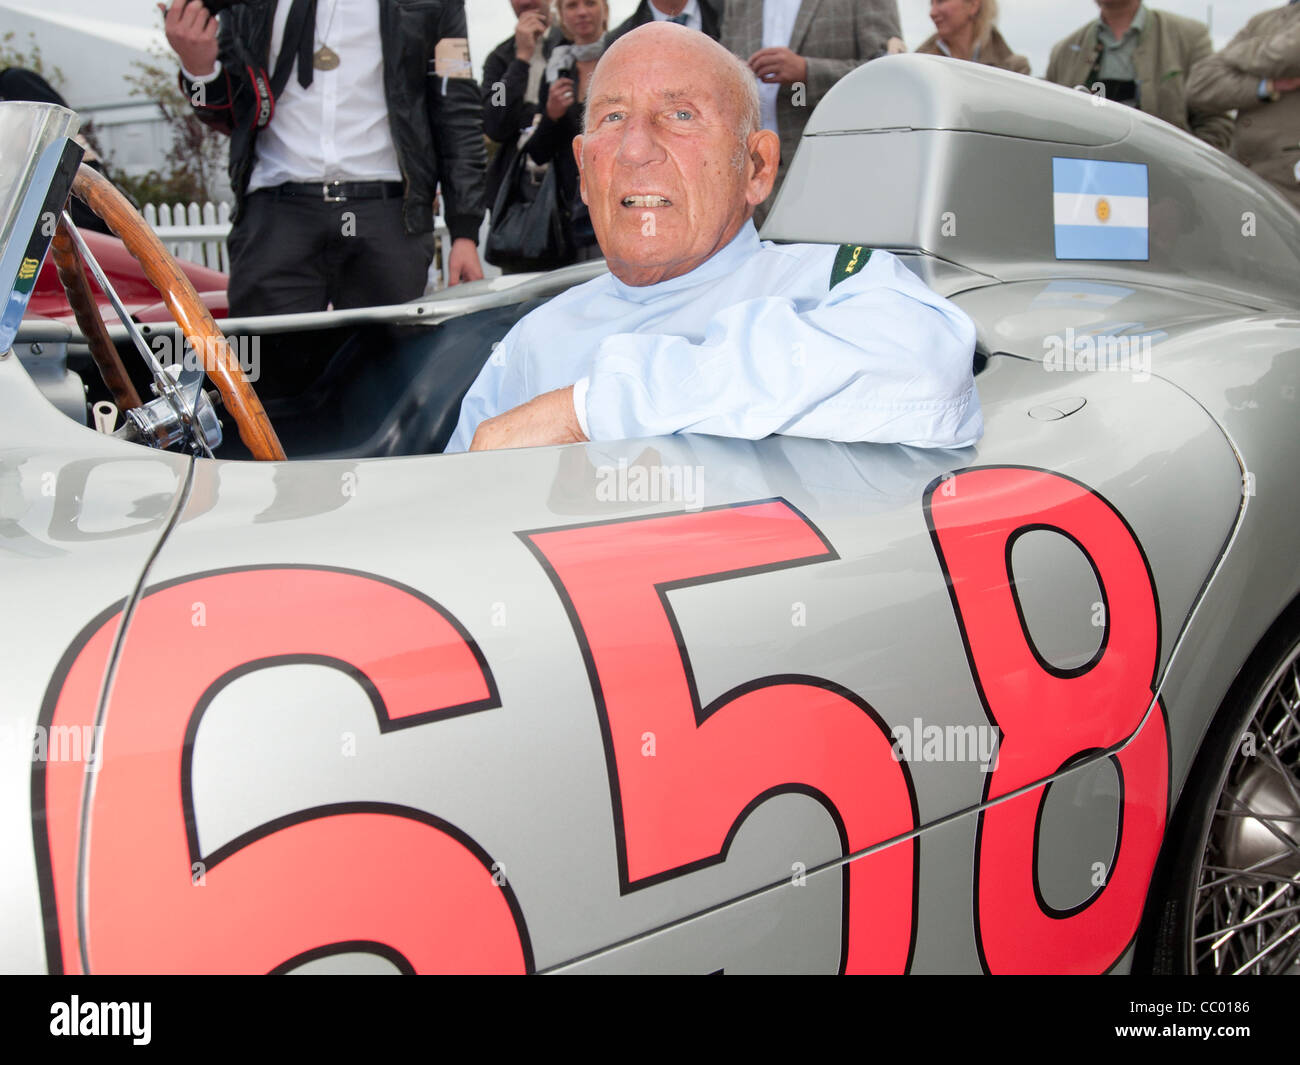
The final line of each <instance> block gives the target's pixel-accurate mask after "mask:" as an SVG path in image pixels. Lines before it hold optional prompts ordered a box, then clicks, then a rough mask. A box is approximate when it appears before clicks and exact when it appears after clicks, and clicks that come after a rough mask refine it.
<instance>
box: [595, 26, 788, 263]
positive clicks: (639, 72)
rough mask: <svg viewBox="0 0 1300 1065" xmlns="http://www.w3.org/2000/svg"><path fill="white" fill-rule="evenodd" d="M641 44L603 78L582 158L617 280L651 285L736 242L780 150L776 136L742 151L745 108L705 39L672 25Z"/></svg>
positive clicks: (599, 71)
mask: <svg viewBox="0 0 1300 1065" xmlns="http://www.w3.org/2000/svg"><path fill="white" fill-rule="evenodd" d="M662 30H669V31H676V32H669V33H661V32H654V31H662ZM647 33H649V34H650V36H651V37H654V38H655V39H654V40H653V41H652V40H650V38H649V37H647V36H645V35H646V34H647ZM634 34H635V35H636V39H635V40H634V39H633V35H632V34H629V35H628V37H625V38H624V39H623V40H622V41H620V42H619V43H618V44H617V45H615V47H614V48H613V49H611V51H610V52H609V53H607V54H606V56H605V57H604V58H603V59H602V60H601V62H600V65H599V66H598V67H597V68H596V71H595V74H594V76H593V78H592V84H591V90H590V94H589V97H588V106H589V111H588V117H587V129H586V133H585V134H584V136H582V137H577V138H575V139H574V155H575V157H576V158H577V160H578V166H579V168H580V170H581V173H582V183H581V188H582V198H583V201H584V202H585V203H586V204H587V207H588V209H589V211H590V213H591V221H592V225H593V227H594V228H595V231H596V239H597V240H598V241H599V242H600V247H601V250H602V251H604V253H605V259H606V261H607V262H608V263H609V267H610V270H611V271H612V272H613V274H614V275H615V276H616V277H618V278H620V279H621V280H623V281H624V282H626V283H627V284H630V285H649V284H654V283H655V282H657V281H664V280H667V279H668V278H671V277H678V276H680V275H681V274H684V273H687V272H689V271H690V270H693V269H694V268H695V267H697V266H699V265H700V263H702V262H704V261H705V260H706V259H708V258H709V257H710V256H712V255H713V254H714V252H716V251H718V250H719V249H720V248H721V247H723V246H724V245H725V244H726V243H727V242H728V241H730V240H731V238H732V237H733V236H735V235H736V233H737V232H738V231H739V230H740V227H741V226H742V225H744V223H745V221H746V220H747V219H748V218H749V216H750V215H751V214H752V213H753V209H754V207H755V206H756V205H757V204H759V203H761V202H762V201H763V199H764V198H766V196H767V194H768V193H769V192H770V191H771V188H772V182H773V180H774V178H775V174H776V163H777V161H778V159H779V153H780V146H779V142H778V141H777V139H776V135H775V134H773V133H770V132H768V131H760V132H758V133H755V134H752V135H751V136H750V137H749V140H748V143H742V141H741V138H740V136H739V125H740V113H741V111H740V106H739V104H740V101H739V100H738V99H737V98H736V97H737V94H736V91H735V87H734V85H733V83H732V82H730V81H729V80H728V77H727V74H726V73H725V72H722V71H720V70H719V68H718V67H717V66H716V63H717V57H716V56H715V55H712V54H709V52H708V50H707V49H706V48H705V47H704V45H703V44H702V43H699V42H707V38H703V37H699V35H698V34H692V33H689V32H687V31H682V30H680V29H678V28H677V27H674V26H665V25H664V24H652V25H650V26H646V27H644V28H642V29H640V30H636V31H634ZM697 37H698V38H699V42H697V41H696V40H695V38H697Z"/></svg>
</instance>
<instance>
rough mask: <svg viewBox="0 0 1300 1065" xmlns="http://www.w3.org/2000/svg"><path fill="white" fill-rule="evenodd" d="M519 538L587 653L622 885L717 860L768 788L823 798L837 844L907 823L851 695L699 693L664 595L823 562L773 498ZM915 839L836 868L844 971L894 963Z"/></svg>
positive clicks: (898, 768) (880, 742)
mask: <svg viewBox="0 0 1300 1065" xmlns="http://www.w3.org/2000/svg"><path fill="white" fill-rule="evenodd" d="M519 535H520V537H521V538H522V539H523V540H524V542H525V543H526V544H527V545H528V546H529V547H530V548H531V549H532V551H533V552H534V554H535V555H536V556H537V558H538V560H539V561H540V562H541V563H542V565H543V566H544V567H545V568H546V570H547V572H548V573H549V574H550V576H551V579H552V581H553V582H554V584H555V587H556V589H557V590H558V591H559V593H560V597H561V599H562V600H563V602H564V604H565V606H566V608H567V609H568V611H569V616H570V619H571V620H572V622H573V627H574V631H575V633H576V634H577V637H578V642H579V644H580V646H581V648H582V654H583V658H584V660H585V662H586V664H587V671H588V674H589V676H590V680H591V687H592V692H593V693H594V695H595V699H596V708H597V712H598V713H599V715H600V723H601V730H602V733H603V736H604V741H605V753H606V761H607V765H608V770H609V781H610V792H611V796H612V800H613V807H614V828H615V834H616V836H617V839H618V852H619V853H618V861H619V882H620V886H621V888H622V890H623V892H625V893H626V892H628V891H634V890H636V889H638V888H644V887H646V886H648V885H650V884H656V883H660V882H662V881H664V880H668V879H670V878H673V877H678V876H683V875H685V874H687V873H689V872H692V871H694V870H696V869H700V868H702V867H704V866H707V865H711V864H714V863H716V862H720V861H723V860H724V859H725V858H726V854H727V849H728V847H729V845H730V842H731V839H732V837H733V836H734V835H735V832H736V830H737V829H738V828H739V826H740V823H741V822H742V821H743V820H744V819H745V818H746V817H747V816H748V814H749V813H750V812H751V811H752V810H753V809H754V808H755V807H756V806H757V805H758V804H759V803H761V802H763V801H764V800H765V799H768V798H770V797H771V796H773V795H776V794H780V793H782V792H799V793H801V794H805V795H809V796H812V797H813V798H815V799H816V800H817V801H819V802H820V803H821V804H822V805H823V806H825V807H826V809H827V810H828V811H829V813H830V814H831V816H832V818H833V819H834V821H835V824H836V826H837V828H838V829H839V833H840V840H841V845H842V847H843V850H844V853H846V854H847V853H852V852H854V851H857V850H861V849H863V848H865V847H869V846H871V845H872V844H875V843H880V842H881V841H883V840H886V839H890V838H892V837H894V836H897V835H899V834H901V833H904V832H908V831H910V830H911V829H912V828H913V827H914V826H915V824H916V810H915V799H914V795H913V791H912V786H911V781H910V779H909V778H908V775H907V772H906V768H905V766H903V765H902V764H901V763H899V762H897V761H895V759H894V757H893V754H892V750H891V744H892V741H891V739H890V737H889V734H888V732H887V731H886V729H885V726H884V724H883V722H882V721H881V720H880V718H879V717H878V716H877V715H876V714H875V712H874V711H873V710H872V709H871V708H870V707H869V706H867V704H866V703H864V702H863V701H862V700H861V699H860V698H859V697H857V696H856V695H854V694H853V693H852V692H849V691H847V690H845V689H843V688H841V687H839V686H837V685H835V684H833V683H831V682H829V681H827V680H823V679H819V678H816V677H806V676H788V675H778V676H769V677H763V678H761V679H758V680H754V681H752V682H750V683H748V684H745V685H742V686H741V687H739V688H736V689H734V690H733V691H730V692H727V693H726V694H724V695H722V696H720V697H719V698H718V699H716V700H714V701H713V702H712V703H710V704H709V705H707V706H701V705H700V698H699V693H698V691H697V690H696V686H695V679H694V676H693V674H692V671H691V663H690V658H689V656H688V654H687V651H686V648H685V647H684V646H683V645H682V640H681V634H680V632H679V630H678V627H677V621H676V618H675V616H674V614H673V611H672V607H671V605H670V604H669V601H668V597H667V593H668V592H669V591H670V590H671V589H673V588H681V587H684V586H687V585H692V584H701V583H705V582H710V581H721V580H735V579H739V578H741V577H744V576H747V575H750V574H758V573H762V572H767V571H773V570H779V569H785V568H788V567H791V566H799V565H808V564H811V563H817V562H823V561H828V560H832V559H835V558H836V557H838V556H836V554H835V552H834V550H833V549H832V548H831V547H830V545H829V544H828V543H827V542H826V541H825V540H824V539H823V538H822V536H821V534H820V533H819V532H818V531H817V529H816V528H815V527H814V526H813V525H812V524H811V523H810V522H809V521H808V520H807V519H806V518H805V517H804V516H803V515H802V514H800V513H799V512H798V511H796V510H795V509H794V508H793V507H791V506H790V505H789V504H788V503H786V502H784V501H782V500H776V501H771V502H763V503H751V504H746V505H741V506H736V507H727V508H723V509H719V510H705V511H699V512H696V513H686V514H672V515H665V516H662V517H651V518H638V519H633V520H629V521H617V522H610V523H605V524H599V525H586V526H574V527H570V528H563V529H551V530H543V531H537V532H530V533H520V534H519ZM646 733H653V735H654V756H653V757H646V756H645V754H644V751H643V747H644V744H645V743H646V740H645V739H644V736H645V734H646ZM915 848H916V842H915V840H912V841H910V842H907V843H901V844H898V845H895V846H892V847H887V848H885V849H884V850H881V851H878V852H876V853H874V854H871V855H868V856H865V857H862V858H859V859H857V860H855V861H853V862H850V863H848V866H847V874H846V878H847V883H846V892H847V899H846V906H845V928H844V938H843V941H842V942H843V946H842V956H841V968H842V969H844V970H847V971H849V972H867V971H884V972H902V971H904V970H905V969H906V967H907V965H908V962H909V957H910V953H911V946H912V940H913V921H914V918H915V913H914V904H913V893H914V889H915V883H914V879H913V878H914V862H915V860H916V850H915Z"/></svg>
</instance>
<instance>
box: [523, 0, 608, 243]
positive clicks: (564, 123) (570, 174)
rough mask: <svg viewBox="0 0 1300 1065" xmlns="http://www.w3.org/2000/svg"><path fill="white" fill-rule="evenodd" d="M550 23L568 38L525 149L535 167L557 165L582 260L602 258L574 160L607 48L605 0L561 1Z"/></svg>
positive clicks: (555, 53) (557, 52)
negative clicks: (595, 73)
mask: <svg viewBox="0 0 1300 1065" xmlns="http://www.w3.org/2000/svg"><path fill="white" fill-rule="evenodd" d="M551 21H552V24H553V25H557V26H559V27H560V29H561V32H562V33H563V34H564V40H563V41H562V42H561V43H560V44H557V45H556V46H555V48H554V49H553V50H552V51H551V56H550V59H549V60H548V61H547V63H546V75H545V77H544V78H543V79H542V86H541V92H540V95H539V98H540V99H541V100H542V101H543V104H542V117H541V121H540V122H539V123H538V124H537V129H536V130H534V132H533V135H532V137H530V138H529V140H528V144H527V145H526V150H527V152H528V154H529V155H530V156H531V157H532V159H533V161H534V162H535V163H538V164H539V165H540V164H543V163H554V164H555V171H556V177H557V178H558V179H559V186H560V197H561V200H562V201H563V205H564V208H565V212H566V215H567V222H568V226H569V232H570V236H571V239H572V242H573V246H574V250H575V255H576V257H577V258H578V259H598V258H600V246H599V245H598V244H597V243H596V233H595V230H593V229H592V228H591V218H590V216H589V215H588V214H587V205H586V204H584V203H583V202H582V197H581V196H579V195H578V164H577V163H575V162H574V161H573V138H574V137H576V136H578V134H580V133H581V132H582V104H583V101H584V100H586V98H587V85H588V84H589V83H590V81H591V72H592V71H593V70H595V69H596V61H597V60H598V59H600V57H601V54H602V53H603V52H604V50H605V31H606V30H608V29H609V6H608V4H607V3H606V0H556V2H555V3H554V5H553V7H552V12H551Z"/></svg>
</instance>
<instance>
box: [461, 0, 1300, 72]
mask: <svg viewBox="0 0 1300 1065" xmlns="http://www.w3.org/2000/svg"><path fill="white" fill-rule="evenodd" d="M1282 2H1283V0H1213V2H1212V3H1211V2H1209V0H1162V2H1160V3H1157V4H1155V5H1153V6H1155V7H1157V8H1159V9H1160V10H1162V11H1172V12H1174V13H1175V14H1178V15H1187V16H1188V17H1190V18H1196V19H1200V20H1202V21H1203V22H1209V23H1210V29H1211V33H1212V34H1213V37H1214V46H1215V47H1216V48H1222V47H1223V46H1224V45H1225V44H1227V43H1228V41H1229V40H1230V39H1231V37H1232V35H1233V34H1235V33H1236V32H1237V31H1238V30H1239V29H1241V27H1242V26H1243V25H1244V24H1245V22H1246V20H1247V19H1249V18H1250V17H1251V16H1252V15H1257V14H1259V12H1261V11H1267V10H1268V9H1269V8H1274V7H1280V6H1281V4H1282ZM636 4H637V0H609V11H610V19H611V22H610V24H611V25H614V24H617V23H619V22H621V21H622V20H623V19H625V18H627V17H628V16H629V15H630V14H632V12H633V11H634V10H635V9H636ZM998 6H999V7H1000V9H1001V16H1000V18H999V19H998V28H999V29H1001V31H1002V35H1003V36H1004V37H1006V39H1007V43H1008V44H1010V45H1011V47H1012V48H1013V49H1014V50H1015V51H1017V52H1020V53H1021V54H1023V55H1027V56H1028V57H1029V62H1030V63H1031V64H1032V65H1033V72H1034V74H1036V75H1038V76H1039V77H1041V76H1042V74H1043V72H1044V71H1045V70H1046V69H1047V57H1048V55H1049V54H1050V53H1051V50H1052V45H1053V44H1055V43H1056V42H1057V41H1059V40H1060V39H1061V38H1062V37H1064V36H1065V35H1066V34H1067V33H1069V32H1070V31H1071V30H1074V29H1076V28H1077V27H1079V26H1081V25H1083V24H1084V23H1085V22H1087V21H1088V20H1089V19H1091V18H1095V17H1096V12H1097V7H1096V4H1095V3H1094V2H1093V0H999V5H998ZM465 8H466V10H467V11H468V13H469V44H470V53H471V55H472V57H473V59H474V67H475V72H476V74H477V75H480V76H481V74H482V69H483V59H484V57H485V56H486V55H487V53H488V52H490V51H491V50H492V49H493V48H494V47H496V45H497V44H498V43H500V42H501V41H502V40H504V39H505V38H506V37H508V36H509V35H510V34H512V33H513V32H514V25H515V16H514V11H513V10H512V9H511V7H510V0H466V3H465ZM898 12H899V15H900V16H901V17H902V20H903V39H904V40H905V41H906V42H907V47H908V48H915V47H916V46H917V45H918V44H920V43H921V42H922V41H923V40H925V39H926V38H927V37H929V36H930V34H932V33H933V32H934V26H933V25H932V24H931V22H930V4H929V0H898Z"/></svg>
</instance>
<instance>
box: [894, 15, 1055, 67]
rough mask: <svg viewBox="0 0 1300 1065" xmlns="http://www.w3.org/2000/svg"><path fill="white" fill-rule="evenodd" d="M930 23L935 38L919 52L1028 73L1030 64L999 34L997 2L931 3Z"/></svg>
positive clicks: (928, 41)
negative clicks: (932, 26)
mask: <svg viewBox="0 0 1300 1065" xmlns="http://www.w3.org/2000/svg"><path fill="white" fill-rule="evenodd" d="M930 21H931V22H933V23H934V28H935V34H934V36H933V37H931V38H930V39H929V40H927V41H926V42H925V43H924V44H922V45H921V47H920V48H918V49H917V51H918V52H920V53H922V54H924V55H946V56H950V57H952V58H953V59H969V60H970V61H971V62H972V63H983V64H985V65H986V66H990V67H1001V68H1002V69H1003V70H1010V71H1014V72H1015V73H1017V74H1028V73H1029V60H1028V59H1026V58H1025V57H1024V56H1022V55H1016V54H1015V53H1014V52H1013V51H1011V48H1010V46H1009V45H1008V44H1007V42H1006V41H1005V40H1004V39H1003V37H1002V34H1000V33H999V32H998V29H997V21H998V3H997V0H930Z"/></svg>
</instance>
